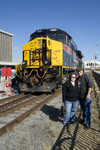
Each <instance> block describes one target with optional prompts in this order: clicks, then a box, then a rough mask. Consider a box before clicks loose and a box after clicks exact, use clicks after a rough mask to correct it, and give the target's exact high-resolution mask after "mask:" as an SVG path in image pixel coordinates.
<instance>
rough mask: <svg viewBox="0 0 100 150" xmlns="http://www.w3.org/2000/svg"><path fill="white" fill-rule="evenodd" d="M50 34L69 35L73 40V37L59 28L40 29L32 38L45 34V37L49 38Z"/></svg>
mask: <svg viewBox="0 0 100 150" xmlns="http://www.w3.org/2000/svg"><path fill="white" fill-rule="evenodd" d="M49 33H57V34H64V35H67V36H68V37H69V38H70V39H72V37H71V36H70V35H69V34H68V33H67V32H65V31H63V30H61V29H58V28H49V29H39V30H36V31H35V32H34V33H32V34H31V36H36V34H43V36H47V35H48V34H49ZM31 36H30V37H31Z"/></svg>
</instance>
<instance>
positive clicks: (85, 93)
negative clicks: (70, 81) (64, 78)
mask: <svg viewBox="0 0 100 150" xmlns="http://www.w3.org/2000/svg"><path fill="white" fill-rule="evenodd" d="M78 75H79V77H78V89H79V101H80V106H81V109H82V111H83V120H82V121H80V123H81V124H84V125H85V126H84V129H89V128H90V126H91V101H92V94H91V89H92V81H91V78H90V77H89V75H88V74H86V73H84V70H83V69H80V70H78Z"/></svg>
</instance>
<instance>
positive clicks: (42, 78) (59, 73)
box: [16, 28, 83, 92]
mask: <svg viewBox="0 0 100 150" xmlns="http://www.w3.org/2000/svg"><path fill="white" fill-rule="evenodd" d="M82 57H83V56H82V53H81V51H79V50H77V45H76V44H75V43H74V42H73V40H72V37H71V36H70V35H68V34H67V33H66V32H64V31H62V30H60V29H57V28H54V29H53V28H51V29H41V30H37V31H36V32H34V33H33V34H31V36H30V41H29V42H28V43H26V44H25V45H23V61H22V64H21V67H18V66H17V67H16V68H17V78H18V80H19V89H20V90H21V91H32V92H50V91H52V90H53V89H55V88H56V87H57V86H58V85H61V84H62V80H63V79H64V77H65V76H66V75H67V74H68V73H69V72H70V71H75V70H76V69H78V68H82Z"/></svg>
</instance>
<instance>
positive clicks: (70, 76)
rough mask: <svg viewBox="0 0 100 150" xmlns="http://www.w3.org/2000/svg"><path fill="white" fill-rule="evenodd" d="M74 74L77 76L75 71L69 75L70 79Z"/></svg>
mask: <svg viewBox="0 0 100 150" xmlns="http://www.w3.org/2000/svg"><path fill="white" fill-rule="evenodd" d="M72 75H75V76H76V77H77V74H76V73H75V72H72V73H71V74H70V76H69V80H71V77H72Z"/></svg>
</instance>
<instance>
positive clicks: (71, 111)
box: [63, 100, 78, 124]
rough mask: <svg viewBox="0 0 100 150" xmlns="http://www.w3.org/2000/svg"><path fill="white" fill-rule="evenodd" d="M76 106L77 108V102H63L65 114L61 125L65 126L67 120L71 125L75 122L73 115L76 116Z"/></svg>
mask: <svg viewBox="0 0 100 150" xmlns="http://www.w3.org/2000/svg"><path fill="white" fill-rule="evenodd" d="M77 106H78V100H77V101H75V102H69V101H65V109H66V113H65V117H64V121H63V124H67V122H68V121H69V120H70V121H71V122H72V123H74V122H75V114H76V110H77Z"/></svg>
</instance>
